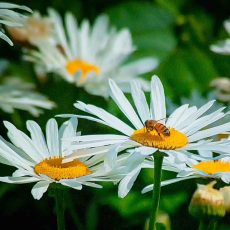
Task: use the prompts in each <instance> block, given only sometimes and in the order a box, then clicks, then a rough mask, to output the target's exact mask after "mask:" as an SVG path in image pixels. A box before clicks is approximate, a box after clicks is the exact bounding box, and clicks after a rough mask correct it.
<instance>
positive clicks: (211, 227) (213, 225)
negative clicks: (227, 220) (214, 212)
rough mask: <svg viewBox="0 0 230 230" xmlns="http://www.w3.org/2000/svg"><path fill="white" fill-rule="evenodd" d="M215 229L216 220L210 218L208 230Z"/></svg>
mask: <svg viewBox="0 0 230 230" xmlns="http://www.w3.org/2000/svg"><path fill="white" fill-rule="evenodd" d="M216 229H217V221H216V220H211V221H210V222H209V230H216Z"/></svg>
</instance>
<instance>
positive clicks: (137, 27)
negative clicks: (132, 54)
mask: <svg viewBox="0 0 230 230" xmlns="http://www.w3.org/2000/svg"><path fill="white" fill-rule="evenodd" d="M106 13H107V14H108V15H109V17H110V19H111V22H112V24H114V25H115V26H116V27H118V28H129V29H130V31H131V33H132V37H133V40H134V44H135V45H136V46H137V50H138V51H137V56H146V55H148V56H154V57H158V58H159V59H163V58H165V57H166V56H167V55H168V54H169V53H170V52H171V51H172V50H173V49H174V48H175V46H176V38H175V37H174V33H173V31H172V25H173V24H174V17H173V16H172V14H171V13H169V12H168V11H167V10H164V9H161V8H158V7H156V6H154V5H153V4H151V3H147V2H129V3H124V4H120V5H118V6H116V7H112V8H110V9H109V10H108V11H106Z"/></svg>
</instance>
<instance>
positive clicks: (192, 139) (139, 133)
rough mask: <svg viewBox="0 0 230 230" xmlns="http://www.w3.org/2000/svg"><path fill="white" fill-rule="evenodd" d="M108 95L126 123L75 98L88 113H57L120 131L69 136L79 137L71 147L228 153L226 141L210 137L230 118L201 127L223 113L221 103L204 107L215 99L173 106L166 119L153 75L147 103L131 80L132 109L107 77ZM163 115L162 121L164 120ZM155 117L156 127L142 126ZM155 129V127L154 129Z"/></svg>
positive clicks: (226, 127)
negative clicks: (114, 146)
mask: <svg viewBox="0 0 230 230" xmlns="http://www.w3.org/2000/svg"><path fill="white" fill-rule="evenodd" d="M109 84H110V90H111V97H112V98H113V100H114V102H115V103H116V104H117V106H118V107H119V109H120V110H121V111H122V112H123V114H124V115H125V116H126V118H127V119H128V120H129V122H130V123H131V124H132V126H130V125H129V124H126V123H125V122H123V121H122V120H120V119H119V118H117V117H115V116H114V115H112V114H110V113H108V112H107V111H105V110H104V109H102V108H100V107H96V106H94V105H90V104H85V103H83V102H80V101H79V102H77V103H75V104H74V106H75V107H76V108H77V109H78V110H81V111H84V112H87V113H89V114H90V115H88V116H84V115H71V114H70V115H68V114H67V115H59V116H62V117H63V116H64V117H71V116H77V117H79V118H85V119H88V120H92V121H97V122H99V123H101V124H104V125H107V126H109V127H111V128H113V129H115V130H117V131H119V132H120V133H122V134H121V135H116V134H103V135H85V136H80V137H75V138H73V141H80V142H81V143H80V144H77V145H74V143H73V145H72V148H73V149H74V150H76V149H84V148H85V147H86V146H88V145H89V144H91V143H92V147H96V146H104V145H114V144H116V145H118V144H119V145H121V146H128V147H139V148H140V149H141V152H142V153H143V154H144V155H149V154H152V153H154V152H156V151H157V150H159V151H161V152H164V153H166V154H169V155H170V153H171V152H172V151H177V152H180V153H184V154H187V150H210V151H217V152H218V151H219V152H223V153H229V149H228V147H229V144H230V142H229V141H227V142H221V141H217V142H213V141H212V140H211V139H208V140H207V138H210V137H213V136H215V135H217V134H219V133H224V132H229V131H230V122H226V123H224V124H222V125H219V126H214V125H213V127H212V128H208V129H205V128H206V127H207V126H208V125H210V124H214V122H216V121H219V120H221V119H222V118H224V117H225V116H226V114H225V113H224V112H223V110H224V107H223V108H220V109H218V110H217V111H214V112H212V113H210V114H208V110H209V109H210V108H211V107H212V105H213V104H214V102H215V101H210V102H208V103H206V104H205V105H203V106H201V107H200V108H197V107H196V106H192V107H189V105H188V104H185V105H182V106H180V107H179V108H177V109H176V110H175V111H174V112H173V113H172V114H171V115H170V116H169V117H168V118H167V119H166V108H165V95H164V88H163V85H162V83H161V81H160V79H159V78H158V77H157V76H153V78H152V81H151V101H150V106H148V103H147V100H146V98H145V95H144V92H143V91H142V90H141V87H140V85H139V84H138V83H137V82H136V81H133V82H132V83H131V90H132V91H131V93H132V98H133V101H134V104H135V107H136V111H137V112H136V111H135V109H134V108H133V106H132V105H131V104H130V102H129V101H128V99H127V98H126V97H125V95H124V94H123V92H122V91H121V89H120V88H119V87H118V86H117V84H116V83H115V82H114V81H113V80H110V81H109ZM165 119H166V122H165ZM149 120H150V121H151V120H154V121H159V123H160V124H159V125H158V127H157V128H158V129H156V126H154V125H155V123H154V125H153V126H150V127H148V126H146V121H149ZM157 130H158V131H157ZM203 139H205V141H203V142H200V141H201V140H203Z"/></svg>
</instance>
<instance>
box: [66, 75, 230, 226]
mask: <svg viewBox="0 0 230 230" xmlns="http://www.w3.org/2000/svg"><path fill="white" fill-rule="evenodd" d="M109 84H110V91H111V97H112V98H113V100H114V101H115V103H116V104H117V105H118V107H119V109H120V110H121V111H122V112H123V114H124V116H126V118H127V119H128V120H129V121H130V123H132V127H131V126H130V125H128V124H126V123H125V122H123V121H122V120H120V119H119V118H117V117H115V116H113V115H112V114H110V113H108V112H107V111H105V110H104V109H102V108H99V107H96V106H94V105H90V104H85V103H83V102H77V103H76V104H75V107H76V108H77V109H79V110H82V111H84V112H87V113H89V114H90V115H89V116H84V115H83V116H78V117H82V118H85V119H89V120H92V121H97V122H99V123H102V124H104V125H107V126H110V127H111V128H113V129H115V130H117V131H119V132H121V133H123V135H112V134H104V135H88V136H82V137H76V138H73V141H77V142H78V141H81V142H82V143H80V144H78V145H74V143H73V145H72V148H73V150H77V149H84V148H86V147H87V146H89V145H90V146H91V147H93V146H94V147H96V146H108V145H116V146H118V149H119V148H122V149H124V148H138V151H139V152H140V154H142V155H150V154H153V156H154V184H155V187H154V189H155V191H154V192H153V194H154V196H153V210H152V211H151V218H150V223H149V226H150V227H149V229H153V228H154V226H155V224H156V213H157V210H158V205H159V198H160V180H161V179H160V178H161V169H162V162H163V156H164V155H165V154H166V155H170V154H172V152H178V153H180V154H185V155H186V154H187V150H206V151H216V152H221V153H228V152H229V146H230V142H229V141H217V142H214V141H212V140H211V139H210V140H204V139H207V138H209V137H213V136H215V135H217V134H220V133H223V132H227V131H230V122H227V123H224V124H222V125H217V126H214V127H212V128H207V126H208V125H210V124H213V123H214V122H216V121H218V120H220V119H221V118H223V117H224V116H225V115H226V114H225V113H223V112H222V111H223V110H224V108H220V109H219V110H217V111H214V112H212V113H209V114H207V111H208V110H209V109H210V107H211V106H212V105H213V103H214V101H210V102H208V103H207V104H205V105H203V106H201V107H200V108H197V107H196V106H193V107H189V105H188V104H186V105H182V106H180V107H179V108H178V109H176V110H175V111H174V112H173V113H172V114H171V115H170V116H169V118H167V120H166V121H165V119H166V107H165V95H164V89H163V85H162V83H161V81H160V79H159V78H158V77H156V76H154V77H153V78H152V81H151V101H150V106H148V103H147V100H146V98H145V95H144V92H143V91H142V89H141V87H140V85H139V84H138V83H137V82H135V81H133V82H132V83H131V93H132V98H133V101H134V104H135V107H136V111H137V112H136V111H135V109H134V108H133V106H132V105H131V104H130V102H129V101H128V99H127V98H126V97H125V95H124V94H123V92H122V90H121V89H120V88H119V87H118V86H117V84H116V83H115V82H114V81H113V80H110V81H109ZM70 116H71V115H70ZM148 120H155V121H159V122H160V123H161V125H160V126H159V129H158V131H156V129H155V127H156V126H155V125H154V124H151V126H150V127H146V124H147V123H149V122H147V123H146V121H148ZM151 123H152V122H151ZM201 140H204V141H202V143H201V142H198V141H201ZM114 153H116V151H114ZM191 156H193V155H192V154H191ZM111 157H112V158H114V154H111ZM195 157H196V155H195V154H194V158H195ZM111 162H114V161H111ZM139 171H140V170H137V171H136V172H135V171H134V173H133V175H134V176H133V178H134V179H135V177H136V176H137V175H138V173H139ZM126 178H127V180H129V177H126Z"/></svg>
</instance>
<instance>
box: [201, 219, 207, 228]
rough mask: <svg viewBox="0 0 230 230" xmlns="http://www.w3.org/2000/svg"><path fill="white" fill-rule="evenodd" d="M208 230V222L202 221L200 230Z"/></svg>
mask: <svg viewBox="0 0 230 230" xmlns="http://www.w3.org/2000/svg"><path fill="white" fill-rule="evenodd" d="M206 229H207V222H206V221H205V220H203V219H201V220H200V224H199V230H206Z"/></svg>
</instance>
